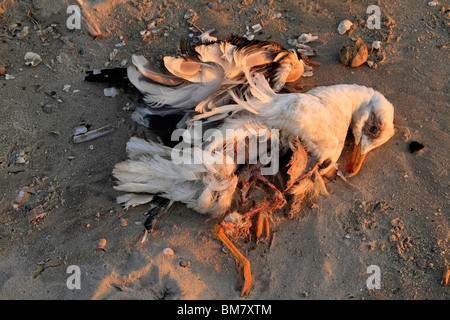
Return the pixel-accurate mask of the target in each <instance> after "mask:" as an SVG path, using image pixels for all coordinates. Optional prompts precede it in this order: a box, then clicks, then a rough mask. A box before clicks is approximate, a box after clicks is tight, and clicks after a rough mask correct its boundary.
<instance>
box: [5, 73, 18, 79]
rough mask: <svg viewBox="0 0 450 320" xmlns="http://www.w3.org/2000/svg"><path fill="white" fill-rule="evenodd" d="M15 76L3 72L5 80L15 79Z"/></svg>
mask: <svg viewBox="0 0 450 320" xmlns="http://www.w3.org/2000/svg"><path fill="white" fill-rule="evenodd" d="M15 78H16V77H14V76H13V75H12V74H5V80H12V79H15Z"/></svg>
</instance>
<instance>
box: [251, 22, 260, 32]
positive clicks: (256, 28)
mask: <svg viewBox="0 0 450 320" xmlns="http://www.w3.org/2000/svg"><path fill="white" fill-rule="evenodd" d="M261 29H262V27H261V25H260V24H259V23H258V24H255V25H253V26H252V30H253V32H259V31H261Z"/></svg>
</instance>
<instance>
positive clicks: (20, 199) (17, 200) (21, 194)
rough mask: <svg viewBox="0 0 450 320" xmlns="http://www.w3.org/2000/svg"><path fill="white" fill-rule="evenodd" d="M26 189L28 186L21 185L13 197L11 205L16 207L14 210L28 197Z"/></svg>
mask: <svg viewBox="0 0 450 320" xmlns="http://www.w3.org/2000/svg"><path fill="white" fill-rule="evenodd" d="M28 189H29V188H28V187H23V188H21V189H20V190H19V192H18V193H17V196H16V198H15V199H14V202H13V205H12V206H13V208H14V209H16V210H17V209H19V206H20V205H21V204H22V202H24V201H25V199H26V198H27V197H28Z"/></svg>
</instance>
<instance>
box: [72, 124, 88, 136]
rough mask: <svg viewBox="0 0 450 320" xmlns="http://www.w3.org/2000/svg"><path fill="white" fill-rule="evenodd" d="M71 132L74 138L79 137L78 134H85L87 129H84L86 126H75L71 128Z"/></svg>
mask: <svg viewBox="0 0 450 320" xmlns="http://www.w3.org/2000/svg"><path fill="white" fill-rule="evenodd" d="M72 132H73V135H74V136H77V135H79V134H83V133H86V132H87V127H86V126H83V125H81V126H76V127H75V128H73V130H72Z"/></svg>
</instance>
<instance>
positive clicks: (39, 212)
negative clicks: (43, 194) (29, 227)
mask: <svg viewBox="0 0 450 320" xmlns="http://www.w3.org/2000/svg"><path fill="white" fill-rule="evenodd" d="M47 214H48V212H45V211H44V208H42V205H39V206H37V207H36V208H33V209H31V210H30V211H28V212H27V213H26V217H27V220H28V222H32V221H34V220H36V219H40V218H43V217H45V216H46V215H47Z"/></svg>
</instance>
